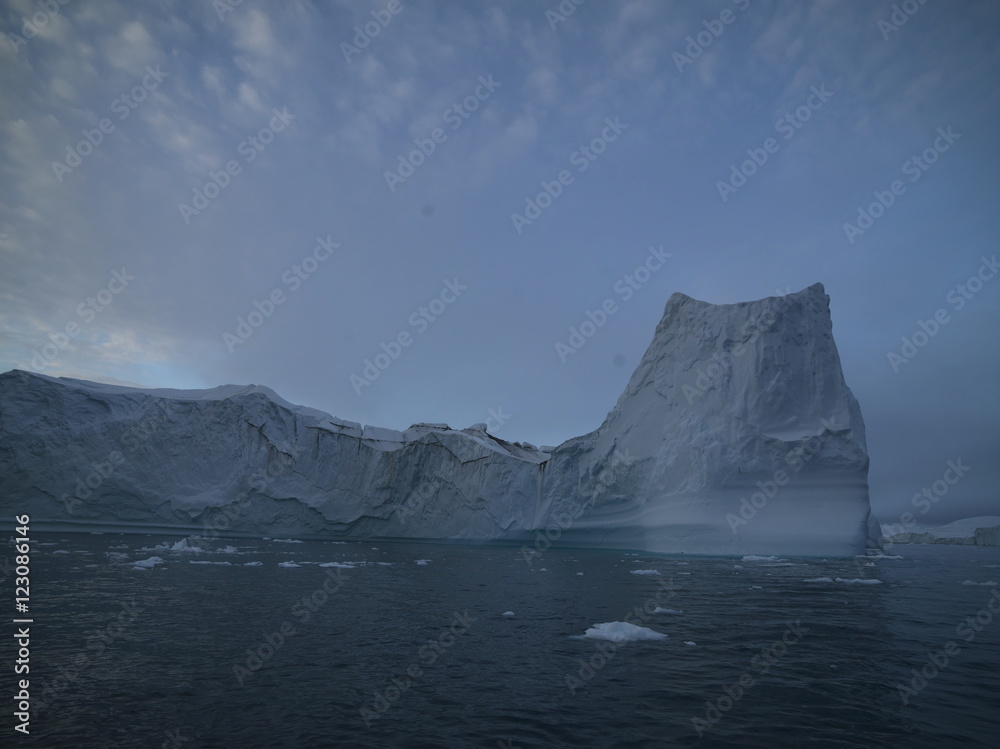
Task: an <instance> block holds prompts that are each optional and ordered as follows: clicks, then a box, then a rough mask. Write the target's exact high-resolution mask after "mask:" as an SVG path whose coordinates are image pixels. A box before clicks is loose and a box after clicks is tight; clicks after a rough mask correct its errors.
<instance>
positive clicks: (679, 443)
mask: <svg viewBox="0 0 1000 749" xmlns="http://www.w3.org/2000/svg"><path fill="white" fill-rule="evenodd" d="M867 471H868V454H867V449H866V445H865V430H864V423H863V421H862V418H861V412H860V409H859V407H858V403H857V401H856V400H855V398H854V396H853V395H852V394H851V391H850V390H849V389H848V387H847V385H846V383H845V382H844V377H843V373H842V371H841V366H840V359H839V356H838V354H837V349H836V346H835V344H834V341H833V336H832V324H831V320H830V311H829V298H828V297H827V295H826V294H825V292H824V290H823V287H822V286H821V285H819V284H816V285H814V286H811V287H809V288H807V289H805V290H803V291H801V292H798V293H795V294H789V295H787V296H783V297H769V298H766V299H761V300H758V301H754V302H745V303H740V304H729V305H714V304H708V303H706V302H700V301H696V300H694V299H691V298H690V297H687V296H685V295H683V294H674V295H673V296H672V297H671V298H670V300H669V301H668V302H667V305H666V308H665V310H664V314H663V318H662V320H661V321H660V323H659V325H658V326H657V328H656V332H655V335H654V337H653V341H652V343H651V344H650V346H649V348H648V350H647V351H646V353H645V355H644V356H643V358H642V361H641V362H640V364H639V366H638V368H637V369H636V371H635V373H634V374H633V376H632V379H631V381H630V382H629V384H628V386H627V387H626V389H625V392H624V393H623V394H622V395H621V397H620V398H619V400H618V403H617V404H616V405H615V407H614V408H613V409H612V410H611V412H610V413H609V414H608V416H607V418H606V419H605V420H604V423H603V424H602V425H601V426H600V427H598V428H597V429H596V430H595V431H593V432H591V433H589V434H586V435H583V436H581V437H576V438H574V439H571V440H568V441H567V442H564V443H563V444H561V445H558V446H556V447H552V448H544V449H539V448H535V447H534V446H532V445H531V444H530V443H524V442H508V441H506V440H503V439H500V438H498V437H495V436H493V435H490V434H489V433H488V432H487V431H486V427H485V425H483V424H476V425H473V426H471V427H469V428H467V429H451V428H450V427H448V426H447V425H445V424H440V423H421V424H414V425H413V426H411V427H409V428H408V429H405V430H402V431H398V430H394V429H384V428H380V427H375V426H370V425H365V426H362V425H360V424H358V423H355V422H350V421H345V420H343V419H339V418H336V417H333V416H331V415H329V414H327V413H324V412H322V411H318V410H316V409H311V408H306V407H303V406H296V405H293V404H291V403H288V402H286V401H284V400H283V399H282V398H280V397H279V396H278V395H277V394H275V393H274V392H273V391H271V390H269V389H268V388H265V387H260V386H256V385H249V386H236V385H226V386H222V387H218V388H213V389H210V390H144V389H135V388H126V387H119V386H113V385H105V384H99V383H93V382H85V381H82V380H73V379H66V378H53V377H47V376H44V375H39V374H32V373H28V372H23V371H18V370H14V371H11V372H7V373H4V374H2V375H0V497H2V499H0V502H2V503H4V504H6V505H9V506H10V507H11V508H13V507H16V508H17V511H18V512H19V513H29V514H30V515H31V518H32V521H33V523H34V524H35V527H43V526H47V527H51V528H65V529H73V528H80V529H83V528H84V527H86V529H87V530H92V529H94V528H95V527H99V528H104V529H116V530H142V531H145V532H148V531H150V530H151V529H157V530H177V531H181V532H190V531H196V532H200V533H203V534H204V533H209V534H211V535H215V534H218V533H223V534H234V535H239V534H243V535H253V536H260V537H264V536H272V537H273V536H281V537H293V538H295V537H299V538H302V537H313V538H351V537H355V538H358V537H369V538H373V537H388V538H424V539H460V540H504V541H510V542H519V543H524V544H526V545H528V546H529V547H530V548H537V547H538V545H539V544H540V543H542V542H544V544H545V546H544V548H547V547H548V543H550V542H551V541H553V540H555V541H557V542H559V543H562V544H572V545H578V546H600V547H614V548H627V549H637V550H647V551H655V552H672V553H682V552H683V553H691V554H705V555H737V556H745V555H750V554H755V555H765V556H766V555H784V556H789V555H800V556H834V555H839V556H848V555H852V554H856V553H858V552H860V551H861V550H862V549H863V548H864V546H865V544H866V541H867V540H868V538H869V505H868V484H867ZM543 534H544V535H543Z"/></svg>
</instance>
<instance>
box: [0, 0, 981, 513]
mask: <svg viewBox="0 0 1000 749" xmlns="http://www.w3.org/2000/svg"><path fill="white" fill-rule="evenodd" d="M0 31H2V35H0V101H2V102H3V106H2V108H0V371H7V370H9V369H14V368H19V369H26V370H30V371H36V372H42V373H44V374H48V375H53V376H70V377H78V378H83V379H90V380H97V381H102V382H111V383H124V384H135V385H140V386H144V387H175V388H204V387H213V386H216V385H222V384H228V383H234V384H250V383H254V384H258V385H266V386H268V387H270V388H272V389H274V390H275V391H276V392H277V393H279V394H280V395H281V396H282V397H284V398H285V399H287V400H290V401H292V402H295V403H301V404H304V405H308V406H312V407H315V408H319V409H322V410H324V411H327V412H329V413H332V414H335V415H337V416H340V417H342V418H345V419H350V420H353V421H359V422H362V423H368V424H373V425H378V426H387V427H392V428H397V429H403V428H406V427H407V426H409V425H410V424H412V423H415V422H420V421H429V422H446V423H448V424H450V425H451V426H452V427H454V428H464V427H466V426H469V425H471V424H473V423H477V422H487V423H488V424H489V425H490V431H491V433H493V434H496V435H497V436H500V437H503V438H505V439H508V440H525V441H529V442H532V443H534V444H541V445H554V444H558V443H560V442H562V441H563V440H565V439H568V438H570V437H573V436H576V435H579V434H583V433H586V432H588V431H591V430H592V429H594V428H596V427H597V426H598V425H599V424H600V423H601V421H602V420H603V419H604V416H605V415H606V414H607V412H608V411H609V410H610V409H611V407H612V406H613V405H614V403H615V401H616V400H617V398H618V396H619V394H620V393H621V391H622V390H623V388H624V386H625V384H626V383H627V382H628V379H629V377H630V376H631V373H632V371H633V370H634V368H635V366H636V365H637V364H638V362H639V360H640V358H641V356H642V354H643V352H644V351H645V349H646V347H647V346H648V344H649V342H650V340H651V338H652V335H653V331H654V329H655V327H656V324H657V322H658V321H659V319H660V317H661V316H662V314H663V308H664V304H665V303H666V301H667V299H668V298H669V296H670V295H671V294H673V293H674V292H683V293H685V294H687V295H689V296H692V297H695V298H697V299H702V300H705V301H709V302H713V303H732V302H739V301H747V300H752V299H759V298H762V297H765V296H771V295H775V294H781V293H787V292H789V291H798V290H800V289H802V288H805V287H806V286H809V285H811V284H813V283H815V282H817V281H818V282H821V283H823V284H824V286H825V288H826V291H827V293H828V294H829V295H830V297H831V312H832V317H833V326H834V336H835V339H836V341H837V344H838V347H839V351H840V355H841V359H842V364H843V369H844V374H845V377H846V379H847V382H848V385H849V386H850V387H851V389H852V390H853V392H854V393H855V395H856V396H857V397H858V399H859V401H860V403H861V408H862V412H863V414H864V417H865V422H866V426H867V437H868V448H869V453H870V455H871V471H870V488H871V498H872V506H873V508H874V510H875V512H876V514H877V516H878V517H879V519H880V520H881V521H882V522H884V523H893V522H900V517H901V513H903V512H905V511H910V512H912V513H913V515H914V516H915V518H916V520H917V522H918V523H919V524H921V525H924V526H930V525H936V524H939V523H943V522H947V521H950V520H953V519H956V518H961V517H968V516H973V515H987V514H992V515H998V514H1000V493H998V488H997V487H998V486H1000V460H998V458H1000V436H998V426H997V425H998V424H1000V395H998V388H997V384H998V383H1000V347H998V335H997V322H998V319H1000V280H997V278H996V276H997V275H998V270H1000V269H996V268H995V265H994V264H995V258H996V255H997V252H998V247H997V239H996V238H997V236H1000V210H998V204H1000V186H998V180H997V170H998V166H1000V159H998V156H1000V142H998V139H997V137H996V132H997V122H998V120H1000V117H998V115H1000V107H998V93H1000V64H998V63H1000V50H998V48H997V45H996V44H995V39H996V36H997V32H998V31H1000V5H998V4H997V3H996V2H994V1H993V0H984V1H983V2H975V1H974V0H969V1H968V2H961V3H944V2H938V0H926V2H918V1H917V0H907V2H903V3H890V2H881V1H874V2H869V1H868V0H865V1H864V2H861V1H858V2H848V1H846V0H814V1H812V2H804V1H802V0H715V1H713V2H702V3H688V2H683V3H682V2H655V1H654V0H627V1H624V2H615V3H611V2H601V1H599V0H575V1H574V0H565V1H564V2H562V3H558V2H555V1H554V0H553V2H548V3H546V2H544V0H543V1H540V2H503V3H495V4H491V3H486V2H475V3H473V2H433V1H432V0H392V1H391V2H390V1H389V0H386V1H385V2H383V0H375V1H374V2H363V1H361V0H354V1H352V2H346V1H343V2H305V1H304V0H288V1H287V2H282V3H265V2H258V1H255V0H243V1H242V2H238V0H217V1H216V2H214V3H213V2H209V1H208V0H204V1H202V2H197V3H193V2H180V1H176V2H173V1H170V0H160V1H158V2H145V3H128V2H116V1H115V0H101V2H99V3H98V2H84V1H83V0H48V2H44V1H41V2H39V1H35V0H3V1H2V2H0ZM991 133H992V135H991ZM651 253H653V254H652V255H651ZM656 253H660V255H659V257H661V258H663V257H666V259H665V260H659V261H656V262H649V264H648V265H647V262H648V261H650V259H651V257H653V255H655V254H656ZM654 265H655V266H656V268H655V270H650V269H651V268H652V267H653V266H654ZM639 269H642V270H639ZM629 292H630V293H629ZM608 298H612V299H614V300H615V301H616V305H615V306H616V312H614V313H613V314H611V315H609V316H607V319H605V320H604V322H603V325H601V327H600V328H597V329H596V330H595V332H594V334H593V336H592V337H590V338H588V339H586V341H585V343H584V345H582V346H580V347H579V348H578V349H577V348H574V347H571V346H569V341H570V336H571V332H570V329H571V328H573V327H576V328H579V326H580V325H581V323H583V322H584V321H586V320H587V319H588V312H594V311H596V310H598V309H599V308H600V306H601V305H602V303H603V302H604V300H605V299H608ZM904 339H905V340H904ZM567 349H568V351H567ZM949 461H958V463H957V465H961V466H963V467H964V469H963V470H962V471H960V473H961V474H962V475H961V476H960V477H959V479H958V480H957V481H955V482H954V483H946V481H945V479H946V478H947V479H948V480H949V481H951V479H954V478H955V477H956V473H955V472H954V471H953V470H949ZM934 482H938V483H937V485H936V486H937V487H938V490H935V489H934V487H935V483H934ZM925 488H927V489H928V490H929V491H930V492H931V494H930V496H932V497H933V502H930V501H925V502H922V503H916V502H914V499H915V498H916V497H917V496H918V495H919V494H920V493H921V492H922V490H924V489H925Z"/></svg>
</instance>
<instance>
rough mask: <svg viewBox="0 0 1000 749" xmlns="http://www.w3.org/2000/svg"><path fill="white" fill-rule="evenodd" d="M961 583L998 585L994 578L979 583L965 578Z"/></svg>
mask: <svg viewBox="0 0 1000 749" xmlns="http://www.w3.org/2000/svg"><path fill="white" fill-rule="evenodd" d="M959 585H996V583H995V582H994V581H993V580H987V581H986V582H985V583H977V582H973V581H972V580H963V581H962V582H960V583H959Z"/></svg>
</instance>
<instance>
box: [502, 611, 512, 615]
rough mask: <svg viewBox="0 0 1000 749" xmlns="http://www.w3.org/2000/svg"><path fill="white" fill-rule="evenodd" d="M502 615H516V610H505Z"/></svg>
mask: <svg viewBox="0 0 1000 749" xmlns="http://www.w3.org/2000/svg"><path fill="white" fill-rule="evenodd" d="M501 616H514V612H513V611H504V612H503V613H502V614H501Z"/></svg>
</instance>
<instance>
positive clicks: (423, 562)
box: [417, 559, 431, 567]
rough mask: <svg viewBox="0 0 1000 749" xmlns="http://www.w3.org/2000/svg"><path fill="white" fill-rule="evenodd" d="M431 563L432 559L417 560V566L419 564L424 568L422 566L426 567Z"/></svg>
mask: <svg viewBox="0 0 1000 749" xmlns="http://www.w3.org/2000/svg"><path fill="white" fill-rule="evenodd" d="M430 561H431V560H430V559H418V560H417V564H419V565H420V566H421V567H422V566H424V565H426V564H427V563H428V562H430Z"/></svg>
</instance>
